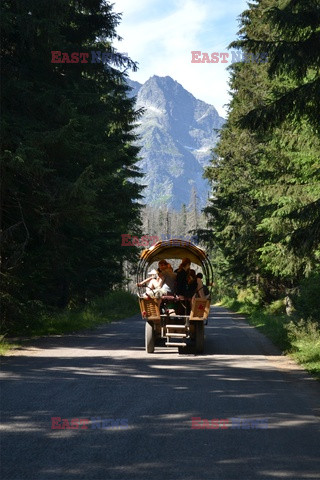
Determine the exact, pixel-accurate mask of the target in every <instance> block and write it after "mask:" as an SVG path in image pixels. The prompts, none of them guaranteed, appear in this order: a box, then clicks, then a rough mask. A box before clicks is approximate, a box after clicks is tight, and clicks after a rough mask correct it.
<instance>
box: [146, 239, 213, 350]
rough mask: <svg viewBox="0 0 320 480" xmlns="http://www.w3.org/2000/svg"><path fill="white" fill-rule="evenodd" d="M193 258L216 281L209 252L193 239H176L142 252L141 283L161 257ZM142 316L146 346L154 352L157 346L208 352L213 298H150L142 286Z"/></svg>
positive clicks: (209, 278) (205, 273) (208, 276)
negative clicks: (207, 329)
mask: <svg viewBox="0 0 320 480" xmlns="http://www.w3.org/2000/svg"><path fill="white" fill-rule="evenodd" d="M184 257H189V258H190V260H191V263H194V264H196V265H198V266H200V267H201V269H202V272H203V274H204V276H205V278H206V283H207V284H209V285H211V284H212V279H213V278H212V277H213V275H212V266H211V263H210V260H209V258H208V256H207V254H206V253H205V252H204V250H202V249H201V248H199V247H197V246H196V245H194V244H192V243H191V242H187V241H183V240H178V239H172V240H167V241H162V242H158V243H156V244H155V245H153V246H152V247H150V248H148V249H147V250H144V251H143V252H142V253H141V256H140V261H139V264H138V269H137V283H140V282H141V281H142V280H143V279H144V278H145V277H146V276H147V272H148V271H149V269H150V267H151V265H152V264H153V263H154V262H159V261H160V260H163V259H166V260H173V259H182V258H184ZM138 294H139V304H140V310H141V316H142V318H143V320H144V321H145V349H146V351H147V352H148V353H153V352H154V349H155V346H157V345H158V346H166V347H178V349H179V353H187V352H190V351H193V352H194V353H203V352H204V326H205V324H207V321H208V315H209V310H210V298H194V299H193V300H191V299H185V298H184V299H181V297H180V298H179V297H178V296H177V295H174V296H162V297H161V300H160V299H156V298H149V297H147V296H146V295H144V291H143V288H142V287H139V290H138Z"/></svg>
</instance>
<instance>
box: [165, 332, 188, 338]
mask: <svg viewBox="0 0 320 480" xmlns="http://www.w3.org/2000/svg"><path fill="white" fill-rule="evenodd" d="M166 337H176V338H186V337H187V334H186V333H174V332H167V333H166Z"/></svg>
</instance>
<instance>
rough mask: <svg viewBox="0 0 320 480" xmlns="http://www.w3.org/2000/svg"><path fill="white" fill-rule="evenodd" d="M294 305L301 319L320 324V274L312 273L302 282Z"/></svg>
mask: <svg viewBox="0 0 320 480" xmlns="http://www.w3.org/2000/svg"><path fill="white" fill-rule="evenodd" d="M294 303H295V306H296V309H297V313H298V315H299V316H300V317H302V318H312V319H313V320H316V321H317V322H319V323H320V273H312V274H311V275H310V276H309V277H307V278H305V279H304V280H303V281H302V282H301V285H300V288H299V294H298V295H297V296H296V297H295V298H294Z"/></svg>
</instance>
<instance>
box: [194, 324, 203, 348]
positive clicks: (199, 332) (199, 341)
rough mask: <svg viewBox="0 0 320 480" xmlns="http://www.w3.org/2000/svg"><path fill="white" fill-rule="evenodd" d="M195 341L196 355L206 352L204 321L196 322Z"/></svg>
mask: <svg viewBox="0 0 320 480" xmlns="http://www.w3.org/2000/svg"><path fill="white" fill-rule="evenodd" d="M195 337H196V338H195V340H196V348H195V350H196V353H203V351H204V323H203V322H202V321H198V322H195Z"/></svg>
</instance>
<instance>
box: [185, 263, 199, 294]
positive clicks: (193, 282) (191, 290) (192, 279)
mask: <svg viewBox="0 0 320 480" xmlns="http://www.w3.org/2000/svg"><path fill="white" fill-rule="evenodd" d="M187 282H188V288H187V297H188V298H192V297H193V295H194V294H195V293H196V290H197V288H198V283H197V277H196V272H195V270H193V269H192V268H191V269H190V270H189V275H188V277H187Z"/></svg>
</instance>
